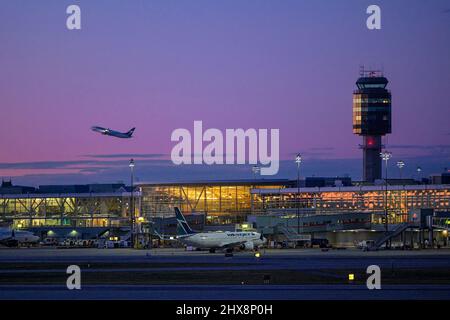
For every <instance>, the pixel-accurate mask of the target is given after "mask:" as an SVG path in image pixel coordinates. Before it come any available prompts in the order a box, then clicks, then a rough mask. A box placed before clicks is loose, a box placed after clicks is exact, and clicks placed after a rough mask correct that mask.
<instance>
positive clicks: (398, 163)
mask: <svg viewBox="0 0 450 320" xmlns="http://www.w3.org/2000/svg"><path fill="white" fill-rule="evenodd" d="M404 166H405V163H404V162H403V161H402V160H400V161H397V167H398V169H399V171H400V180H401V179H402V169H403V167H404Z"/></svg>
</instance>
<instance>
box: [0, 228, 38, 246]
mask: <svg viewBox="0 0 450 320" xmlns="http://www.w3.org/2000/svg"><path fill="white" fill-rule="evenodd" d="M38 241H39V237H38V236H35V235H34V234H33V233H32V232H29V231H17V230H15V231H14V232H12V231H11V230H1V231H0V244H4V245H6V246H8V247H14V246H17V245H19V244H34V243H37V242H38Z"/></svg>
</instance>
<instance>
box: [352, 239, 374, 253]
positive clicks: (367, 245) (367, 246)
mask: <svg viewBox="0 0 450 320" xmlns="http://www.w3.org/2000/svg"><path fill="white" fill-rule="evenodd" d="M356 247H357V248H358V249H361V250H363V251H368V250H371V249H373V248H374V247H375V240H363V241H361V242H359V243H358V244H357V245H356Z"/></svg>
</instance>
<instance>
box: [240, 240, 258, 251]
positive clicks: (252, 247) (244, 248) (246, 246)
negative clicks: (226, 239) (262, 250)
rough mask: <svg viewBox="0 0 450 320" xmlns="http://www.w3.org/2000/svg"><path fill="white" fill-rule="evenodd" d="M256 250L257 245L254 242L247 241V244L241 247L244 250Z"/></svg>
mask: <svg viewBox="0 0 450 320" xmlns="http://www.w3.org/2000/svg"><path fill="white" fill-rule="evenodd" d="M254 248H255V245H254V244H253V242H252V241H247V242H246V243H244V244H242V245H241V249H242V250H253V249H254Z"/></svg>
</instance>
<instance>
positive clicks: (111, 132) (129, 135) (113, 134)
mask: <svg viewBox="0 0 450 320" xmlns="http://www.w3.org/2000/svg"><path fill="white" fill-rule="evenodd" d="M91 130H92V131H95V132H98V133H101V134H103V135H105V136H111V137H116V138H122V139H130V138H132V137H133V131H134V128H133V129H131V130H130V131H128V132H119V131H116V130H112V129H109V128H103V127H92V128H91Z"/></svg>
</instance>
